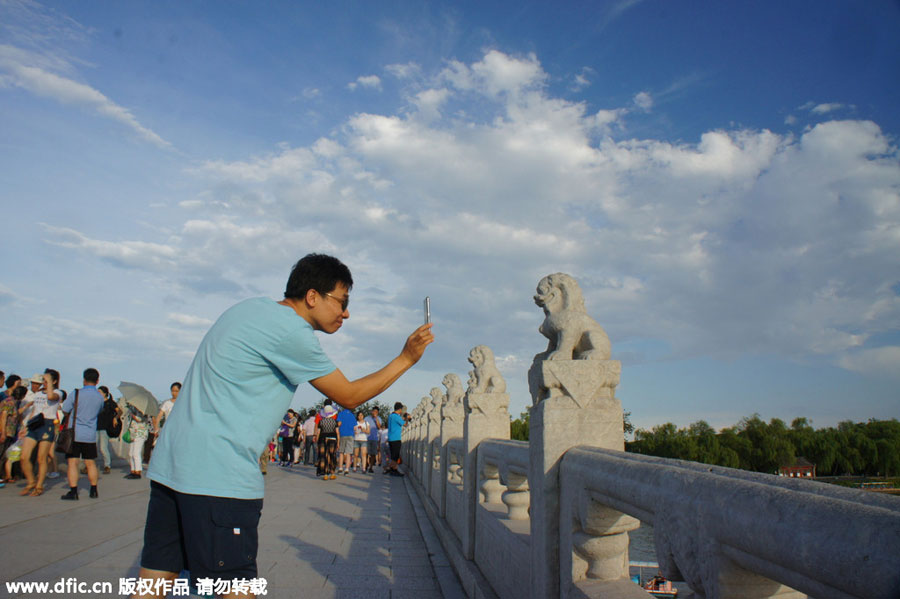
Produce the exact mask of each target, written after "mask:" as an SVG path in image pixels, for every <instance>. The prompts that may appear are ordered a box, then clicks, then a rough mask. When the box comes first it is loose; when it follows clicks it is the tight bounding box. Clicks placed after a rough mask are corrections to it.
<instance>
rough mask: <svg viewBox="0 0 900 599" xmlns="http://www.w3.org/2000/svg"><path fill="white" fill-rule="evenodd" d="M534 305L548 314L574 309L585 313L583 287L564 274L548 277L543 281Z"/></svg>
mask: <svg viewBox="0 0 900 599" xmlns="http://www.w3.org/2000/svg"><path fill="white" fill-rule="evenodd" d="M534 303H535V304H537V305H538V306H539V307H541V308H543V309H544V312H546V313H548V314H549V313H551V312H561V311H563V310H572V309H576V310H582V311H584V296H582V295H581V287H579V286H578V282H577V281H576V280H575V279H574V278H573V277H571V276H570V275H567V274H566V273H563V272H558V273H555V274H552V275H547V276H546V277H544V278H543V279H541V282H540V283H538V286H537V294H536V295H535V296H534Z"/></svg>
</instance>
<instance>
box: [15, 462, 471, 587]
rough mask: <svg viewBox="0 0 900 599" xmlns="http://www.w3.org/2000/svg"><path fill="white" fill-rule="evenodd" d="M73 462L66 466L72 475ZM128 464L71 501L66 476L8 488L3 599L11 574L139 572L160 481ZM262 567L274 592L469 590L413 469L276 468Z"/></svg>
mask: <svg viewBox="0 0 900 599" xmlns="http://www.w3.org/2000/svg"><path fill="white" fill-rule="evenodd" d="M62 468H63V467H62V466H61V467H60V471H61V472H62ZM125 474H127V468H126V467H125V466H124V464H123V465H122V466H121V467H117V468H114V469H113V471H112V473H111V474H107V475H103V474H101V478H100V485H99V491H100V498H99V499H89V498H88V497H87V489H88V483H87V480H86V477H85V476H82V477H81V480H80V481H79V489H80V496H81V499H80V500H79V501H61V500H60V496H61V495H62V494H63V493H64V492H65V491H66V490H67V487H68V485H67V483H66V482H65V474H63V475H62V476H61V477H60V478H57V479H55V480H48V481H47V486H46V491H45V493H44V495H43V496H41V497H20V496H19V490H20V489H21V488H22V487H23V486H24V485H23V483H21V482H20V483H17V484H15V485H7V486H6V488H3V489H0V547H2V549H0V551H2V553H0V583H2V586H0V598H6V597H22V598H34V597H40V596H47V597H49V596H51V595H49V594H48V595H40V594H38V593H31V594H25V593H19V594H13V593H10V592H9V591H8V590H7V585H6V584H5V583H7V582H9V581H41V582H49V583H51V585H52V584H53V583H56V582H57V581H59V580H60V579H64V578H70V577H73V578H76V579H77V580H78V581H79V582H86V583H88V584H93V583H95V582H104V581H106V582H111V583H112V587H113V593H112V594H93V595H78V594H70V593H63V594H54V595H52V596H53V597H92V598H93V599H97V598H98V597H122V595H119V594H118V591H119V579H120V578H126V577H136V576H137V572H138V565H139V560H140V552H141V546H142V542H143V525H144V518H145V515H146V509H147V500H148V497H149V482H148V481H147V480H146V479H142V480H125V479H123V478H122V477H123V476H124V475H125ZM258 564H259V576H260V578H265V579H266V581H267V591H268V593H267V595H266V596H267V597H275V598H281V597H302V598H307V597H310V598H318V597H361V598H365V599H380V598H401V597H410V598H412V597H415V598H416V599H430V598H436V599H437V598H441V597H447V598H453V599H457V598H459V597H464V594H463V591H462V588H461V586H460V585H459V582H458V580H457V578H456V575H455V574H454V572H453V570H452V568H451V567H450V565H449V563H448V561H447V559H446V556H445V555H444V552H443V549H442V548H441V546H440V543H439V541H438V539H437V536H436V534H435V533H434V530H433V529H432V528H431V524H430V523H429V522H428V519H427V517H426V516H425V513H424V509H423V507H422V505H421V503H420V502H419V499H418V497H417V496H416V495H415V492H414V491H413V490H412V488H411V487H410V486H409V483H408V482H407V481H406V479H405V478H399V477H392V476H384V475H382V474H380V473H379V472H376V473H375V474H369V475H362V474H350V475H348V476H340V477H339V478H338V479H337V480H334V481H323V480H321V479H318V478H316V476H315V470H314V469H312V468H311V467H307V466H294V468H293V469H292V470H286V469H281V468H278V467H270V468H269V474H268V475H267V476H266V496H265V500H264V505H263V512H262V518H261V520H260V524H259V556H258Z"/></svg>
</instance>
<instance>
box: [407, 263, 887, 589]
mask: <svg viewBox="0 0 900 599" xmlns="http://www.w3.org/2000/svg"><path fill="white" fill-rule="evenodd" d="M535 302H536V303H538V305H540V306H541V307H542V308H543V309H544V312H545V314H546V316H547V318H546V319H545V321H544V324H543V325H542V326H541V328H540V331H541V333H543V334H544V335H545V336H546V337H548V339H549V341H550V342H549V346H548V348H547V350H546V351H545V352H542V353H540V354H538V355H537V356H535V359H534V362H533V364H532V367H531V369H530V370H529V373H528V382H529V388H530V391H531V395H532V401H533V405H532V407H531V408H530V410H529V415H530V416H529V425H530V441H529V442H522V441H511V440H509V422H510V419H509V412H508V405H509V396H508V395H507V394H506V383H505V381H504V380H503V377H502V376H501V375H500V373H499V371H498V370H497V368H496V367H495V365H494V360H493V354H492V352H491V351H490V349H489V348H487V347H485V346H478V347H476V348H474V349H473V350H472V352H471V353H470V354H469V361H470V362H471V363H472V364H473V366H474V370H473V371H472V372H471V373H470V377H469V384H468V390H467V391H466V392H465V393H463V392H462V386H461V384H460V382H459V378H458V377H456V375H452V374H450V375H447V376H445V377H444V380H443V383H444V386H445V387H446V389H447V391H446V393H443V392H441V390H440V389H439V388H434V389H432V390H431V392H430V394H429V396H427V397H425V398H423V401H422V402H420V404H419V405H418V406H417V407H415V408H414V409H413V410H412V412H411V416H412V418H411V421H410V423H409V424H408V425H407V426H406V427H405V428H404V433H403V435H404V436H403V440H404V443H403V459H404V464H405V465H406V468H407V471H408V473H409V474H410V477H409V479H408V480H410V482H411V483H412V486H413V488H414V489H415V490H416V491H417V492H418V493H419V494H420V496H421V497H422V500H423V503H424V505H425V510H426V512H427V513H428V516H429V518H430V519H431V521H432V524H433V525H434V528H435V530H436V531H437V533H438V536H439V537H440V539H441V542H442V544H443V546H444V548H445V550H446V552H447V555H448V557H449V559H450V562H451V564H452V565H453V566H454V568H455V569H456V571H457V573H458V575H459V578H460V581H461V582H462V583H463V587H464V589H465V590H466V593H467V594H468V596H469V597H504V598H505V597H509V598H513V597H516V598H519V597H534V598H544V597H634V598H635V599H638V598H642V599H646V597H647V596H648V595H647V593H646V592H645V591H643V590H642V589H640V588H639V587H638V586H637V585H635V584H634V583H632V582H631V581H630V579H629V576H628V544H629V540H628V533H629V531H632V530H634V529H635V528H637V527H638V526H640V523H641V522H644V523H646V524H648V525H652V526H653V529H654V542H655V545H656V554H657V561H658V562H659V566H660V569H661V570H662V573H663V574H664V575H665V576H666V577H667V578H669V579H671V580H675V581H684V582H685V583H686V584H687V585H688V586H689V587H690V589H691V590H692V591H693V592H694V594H695V596H699V597H710V598H713V597H742V598H743V597H747V598H750V597H753V598H756V597H759V598H762V597H780V598H788V597H791V598H793V597H803V596H805V595H809V596H813V597H840V598H849V597H859V598H873V597H900V499H898V498H896V497H891V496H884V495H876V494H869V493H866V492H864V491H857V490H851V489H843V488H840V487H833V486H830V485H826V484H823V483H817V482H814V481H808V480H800V479H785V478H781V477H776V476H771V475H765V474H756V473H751V472H744V471H740V470H732V469H727V468H720V467H713V466H708V465H704V464H697V463H692V462H682V461H679V460H670V459H663V458H654V457H649V456H641V455H636V454H628V453H625V452H624V451H623V450H624V436H623V418H622V407H621V403H620V402H619V400H618V399H616V397H615V389H616V386H617V385H618V382H619V375H620V371H621V366H620V364H619V362H617V361H614V360H610V347H609V341H608V339H607V338H606V334H605V333H604V332H603V329H602V328H600V326H599V325H597V323H596V322H594V321H593V320H592V319H590V317H588V316H587V314H586V313H585V312H584V308H583V302H581V298H580V290H579V289H578V285H577V283H576V282H575V281H574V279H572V278H571V277H568V275H562V274H557V275H551V276H549V277H545V278H544V279H543V280H542V281H541V283H540V285H539V286H538V294H537V295H536V296H535Z"/></svg>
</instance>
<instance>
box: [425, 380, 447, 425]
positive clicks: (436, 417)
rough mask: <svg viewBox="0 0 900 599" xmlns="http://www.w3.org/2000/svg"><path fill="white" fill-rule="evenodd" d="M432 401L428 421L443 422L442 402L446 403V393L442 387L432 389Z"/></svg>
mask: <svg viewBox="0 0 900 599" xmlns="http://www.w3.org/2000/svg"><path fill="white" fill-rule="evenodd" d="M429 393H430V395H431V401H430V402H429V406H428V419H429V420H430V421H431V422H440V421H441V402H442V401H444V392H443V391H441V388H440V387H432V388H431V391H430V392H429Z"/></svg>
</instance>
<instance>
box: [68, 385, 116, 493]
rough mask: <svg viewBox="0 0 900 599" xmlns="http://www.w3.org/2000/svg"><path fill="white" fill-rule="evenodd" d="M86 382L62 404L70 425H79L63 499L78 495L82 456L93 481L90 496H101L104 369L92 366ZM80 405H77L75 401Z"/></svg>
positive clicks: (69, 455) (75, 426)
mask: <svg viewBox="0 0 900 599" xmlns="http://www.w3.org/2000/svg"><path fill="white" fill-rule="evenodd" d="M82 379H83V380H84V386H83V387H82V388H81V389H76V390H75V391H74V392H73V393H69V396H68V397H67V398H66V400H65V401H64V402H63V404H62V411H63V412H65V413H66V414H69V421H68V422H69V426H71V427H73V428H74V429H75V443H74V444H73V446H72V451H71V453H67V454H66V463H67V466H68V470H67V471H66V474H67V477H68V479H69V492H68V493H66V494H65V495H63V496H62V499H67V500H77V499H78V460H79V459H82V460H84V467H85V470H87V476H88V481H89V482H90V483H91V491H90V497H91V499H97V497H99V494H98V493H97V483H98V482H99V480H100V473H99V472H97V416H99V415H100V410H101V409H103V402H104V401H105V400H106V398H105V397H103V395H102V394H101V393H100V391H98V390H97V383H98V382H99V381H100V373H99V372H97V369H96V368H88V369H86V370H85V371H84V373H82ZM76 401H77V402H78V409H77V410H76V409H75V402H76Z"/></svg>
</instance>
